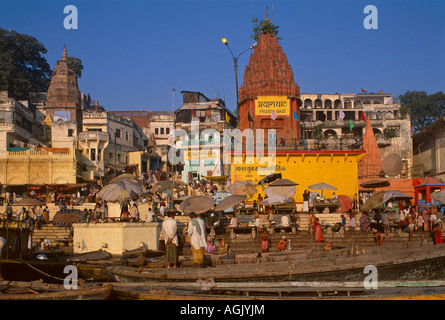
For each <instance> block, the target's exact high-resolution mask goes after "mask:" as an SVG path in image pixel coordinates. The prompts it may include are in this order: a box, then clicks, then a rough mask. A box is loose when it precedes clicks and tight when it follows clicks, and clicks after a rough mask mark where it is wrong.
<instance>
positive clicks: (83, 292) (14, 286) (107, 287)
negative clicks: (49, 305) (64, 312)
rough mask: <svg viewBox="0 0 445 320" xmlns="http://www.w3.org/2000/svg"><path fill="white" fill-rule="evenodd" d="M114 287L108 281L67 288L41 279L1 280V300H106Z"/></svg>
mask: <svg viewBox="0 0 445 320" xmlns="http://www.w3.org/2000/svg"><path fill="white" fill-rule="evenodd" d="M112 287H113V286H112V285H111V284H109V283H107V284H104V285H101V286H79V287H78V289H66V288H65V287H64V286H63V285H58V284H49V283H44V282H40V281H34V282H24V281H0V292H1V294H0V300H106V299H108V298H109V297H110V294H111V290H112Z"/></svg>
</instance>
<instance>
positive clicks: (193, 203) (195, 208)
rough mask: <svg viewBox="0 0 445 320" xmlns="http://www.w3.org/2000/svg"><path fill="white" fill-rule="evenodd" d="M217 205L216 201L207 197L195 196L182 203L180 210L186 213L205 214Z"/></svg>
mask: <svg viewBox="0 0 445 320" xmlns="http://www.w3.org/2000/svg"><path fill="white" fill-rule="evenodd" d="M214 205H215V200H213V199H212V198H210V197H205V196H194V197H190V198H187V199H185V200H183V201H182V202H181V204H180V205H179V209H180V210H181V211H182V212H184V213H191V212H194V213H197V214H198V213H203V212H207V211H209V210H210V209H212V207H213V206H214Z"/></svg>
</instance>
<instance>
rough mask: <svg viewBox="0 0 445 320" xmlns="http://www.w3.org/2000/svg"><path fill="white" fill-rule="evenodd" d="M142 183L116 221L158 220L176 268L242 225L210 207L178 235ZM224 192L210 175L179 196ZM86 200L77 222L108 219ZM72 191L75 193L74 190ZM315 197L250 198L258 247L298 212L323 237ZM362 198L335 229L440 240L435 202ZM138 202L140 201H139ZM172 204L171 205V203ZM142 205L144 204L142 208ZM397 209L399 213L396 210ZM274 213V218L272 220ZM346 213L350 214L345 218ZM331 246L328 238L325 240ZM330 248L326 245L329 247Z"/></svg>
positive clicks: (10, 214) (198, 260) (224, 248)
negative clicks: (220, 230) (186, 255)
mask: <svg viewBox="0 0 445 320" xmlns="http://www.w3.org/2000/svg"><path fill="white" fill-rule="evenodd" d="M143 183H144V185H145V187H146V189H147V190H148V192H147V194H145V195H144V196H143V197H140V198H138V199H125V200H123V201H122V202H121V203H120V216H119V220H120V221H131V222H139V221H143V222H161V223H162V237H161V241H162V242H163V244H164V247H165V252H166V260H167V262H168V267H173V268H176V267H177V266H178V251H179V250H178V246H179V245H180V244H182V245H183V246H184V248H190V250H191V255H192V258H193V263H194V266H195V267H197V268H199V267H202V266H203V263H204V260H203V259H204V254H205V253H207V254H225V253H227V252H228V245H227V243H226V242H225V241H224V238H223V237H217V236H216V234H215V228H216V227H218V226H223V227H224V228H227V229H230V228H237V227H239V226H240V221H239V219H238V217H239V213H232V214H224V215H221V213H214V212H208V213H207V214H200V215H197V214H194V213H190V214H189V218H190V219H189V222H188V224H187V226H186V227H185V229H184V232H183V234H182V235H180V237H179V238H178V223H177V220H176V219H175V210H169V209H174V205H173V204H172V202H171V198H170V195H169V194H168V193H166V194H164V193H157V192H153V190H154V188H153V185H152V184H151V183H150V181H149V179H146V178H145V179H143ZM219 189H221V191H225V188H224V187H220V188H218V187H217V186H216V185H215V184H213V182H212V181H211V180H202V181H199V182H197V181H194V182H192V183H190V184H187V185H185V184H182V185H181V194H179V193H178V194H177V195H176V196H177V197H180V196H183V195H188V196H191V197H193V196H195V195H198V194H199V195H207V196H213V195H215V193H216V192H217V191H219ZM90 191H91V192H90V193H89V195H88V197H87V198H86V199H85V200H86V201H87V202H91V203H94V208H90V209H87V208H85V209H83V210H82V211H81V213H80V216H79V217H80V221H81V222H86V223H100V222H107V221H108V219H109V208H108V204H107V202H106V201H102V200H101V199H96V192H95V191H94V190H90ZM73 196H74V195H73ZM53 198H54V199H53V200H54V202H55V203H56V204H57V205H58V206H59V210H60V211H63V210H65V209H67V208H68V207H70V206H73V205H74V203H73V197H71V196H68V195H55V194H54V195H53ZM314 199H315V200H316V199H317V198H316V197H315V198H314V197H313V196H311V193H310V192H309V191H308V190H305V191H304V193H303V206H302V211H300V212H299V211H297V210H296V208H297V206H296V205H295V203H294V207H293V210H291V211H290V213H283V212H281V213H280V214H279V215H277V211H276V208H274V207H273V206H264V205H260V204H259V203H260V202H261V201H263V200H264V198H263V196H262V195H261V194H259V195H258V198H257V199H255V200H254V201H253V205H252V207H251V212H253V214H252V219H251V222H250V223H249V226H250V227H252V228H254V231H255V234H256V236H257V238H258V239H260V241H261V251H262V252H268V251H269V250H270V247H271V236H270V234H269V233H268V229H270V228H271V227H274V228H276V227H283V228H289V227H293V226H299V225H300V223H301V219H300V215H301V214H309V215H310V217H309V225H308V228H309V230H310V231H311V234H312V235H313V239H314V241H315V242H324V241H325V237H324V233H325V231H326V228H327V226H325V225H324V223H322V222H321V221H320V220H319V218H317V216H316V214H317V213H316V211H315V210H314ZM328 200H329V201H332V202H335V201H338V196H337V195H336V194H335V193H334V194H333V196H332V198H330V199H328ZM11 201H12V198H11V195H10V194H8V199H7V201H6V210H5V218H7V219H14V211H13V209H12V207H11ZM362 201H363V196H362V195H361V196H360V198H359V199H357V197H356V195H355V196H354V200H353V203H352V208H351V209H350V210H348V211H347V212H345V213H341V214H340V218H341V222H339V223H337V226H338V227H339V228H343V229H344V230H345V231H348V232H350V233H354V232H356V231H357V226H358V225H359V231H361V232H365V233H367V232H370V233H372V234H373V235H374V236H375V240H376V244H377V245H383V244H384V242H385V240H386V239H387V238H388V237H389V236H390V233H391V232H392V228H401V229H402V230H404V231H406V232H408V233H409V241H412V238H413V234H414V233H415V232H429V233H431V235H432V239H433V241H434V243H435V244H438V243H442V242H443V239H442V234H441V220H440V219H439V212H440V210H441V209H440V208H439V207H435V206H418V207H414V206H410V205H406V206H405V207H403V208H401V209H399V210H392V208H388V207H387V208H386V210H382V209H375V210H372V211H371V212H360V210H359V208H360V206H359V204H360V203H361V202H362ZM142 204H144V205H143V206H142ZM171 206H173V207H171ZM142 208H143V209H142ZM395 212H397V213H395ZM260 214H263V215H267V220H266V221H267V225H261V219H260V218H261V217H260ZM223 216H225V217H228V218H229V219H230V222H229V223H227V224H225V223H224V225H222V223H221V221H222V217H223ZM276 216H278V217H279V218H278V220H277V219H276ZM347 217H348V219H347ZM15 219H16V220H24V221H32V222H33V223H34V222H36V223H49V222H50V219H49V209H48V207H47V206H34V207H32V208H29V209H26V208H25V207H22V208H20V209H19V210H17V211H16V212H15ZM206 228H207V229H210V230H211V233H210V234H207V235H206ZM327 247H329V243H328V244H327ZM329 248H330V247H329ZM276 249H277V250H278V251H289V250H292V245H291V240H290V239H289V238H287V237H286V235H283V236H282V237H281V239H279V241H278V243H277V244H276Z"/></svg>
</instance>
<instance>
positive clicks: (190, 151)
mask: <svg viewBox="0 0 445 320" xmlns="http://www.w3.org/2000/svg"><path fill="white" fill-rule="evenodd" d="M264 132H265V130H264V129H256V130H255V132H254V130H252V129H244V130H240V129H224V130H223V132H222V137H221V133H220V132H219V131H217V130H215V129H205V130H202V131H201V132H200V131H199V124H196V123H192V125H191V130H190V132H189V133H187V132H186V131H185V130H183V129H175V130H173V132H172V133H171V139H172V141H173V142H174V144H173V146H172V147H171V148H170V150H169V152H168V161H169V162H170V163H171V164H173V165H177V164H185V162H186V161H196V160H209V159H213V160H221V159H222V164H232V163H233V164H247V165H249V164H251V165H254V164H257V165H258V166H261V167H264V168H267V170H265V171H266V172H262V173H263V174H269V173H273V172H275V169H276V146H277V138H276V130H275V129H270V130H268V131H267V134H268V136H267V139H266V138H265V134H264ZM221 143H222V148H221ZM266 146H267V149H266V148H265V147H266ZM221 150H222V153H223V154H222V155H221Z"/></svg>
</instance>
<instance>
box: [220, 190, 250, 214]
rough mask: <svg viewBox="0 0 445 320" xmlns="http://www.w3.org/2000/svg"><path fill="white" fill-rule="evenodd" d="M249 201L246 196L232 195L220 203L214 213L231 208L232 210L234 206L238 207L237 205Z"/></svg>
mask: <svg viewBox="0 0 445 320" xmlns="http://www.w3.org/2000/svg"><path fill="white" fill-rule="evenodd" d="M246 199H247V196H245V195H241V194H239V195H231V196H228V197H226V198H224V199H223V200H221V202H220V203H218V204H217V205H216V207H215V209H213V210H214V211H223V210H226V209H229V208H232V207H234V206H236V205H237V204H239V203H241V202H243V201H244V200H246Z"/></svg>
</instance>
